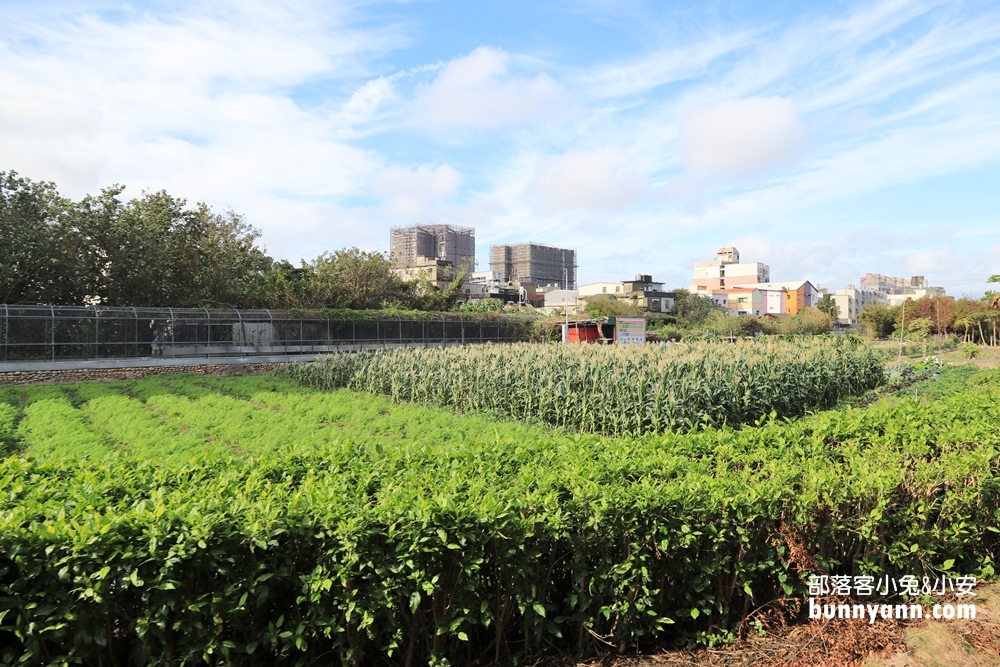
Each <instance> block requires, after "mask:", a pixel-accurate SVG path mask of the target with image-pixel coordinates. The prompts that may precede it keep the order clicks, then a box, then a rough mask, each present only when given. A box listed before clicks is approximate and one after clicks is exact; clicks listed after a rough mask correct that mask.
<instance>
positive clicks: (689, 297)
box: [674, 289, 725, 327]
mask: <svg viewBox="0 0 1000 667" xmlns="http://www.w3.org/2000/svg"><path fill="white" fill-rule="evenodd" d="M674 294H675V296H676V298H675V300H674V314H675V315H676V316H677V323H678V324H680V325H681V326H686V327H691V326H697V325H699V324H701V323H703V322H704V321H705V320H707V319H708V318H709V316H710V315H711V314H712V313H713V312H720V313H721V312H725V309H724V308H723V307H722V306H720V305H719V304H717V303H715V302H714V301H712V299H710V298H709V297H707V296H701V295H700V294H692V293H691V292H689V291H687V290H686V289H675V290H674Z"/></svg>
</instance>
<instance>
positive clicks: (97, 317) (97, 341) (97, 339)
mask: <svg viewBox="0 0 1000 667" xmlns="http://www.w3.org/2000/svg"><path fill="white" fill-rule="evenodd" d="M100 356H101V313H100V311H99V310H97V306H94V359H99V358H100ZM87 358H88V359H89V358H90V357H87Z"/></svg>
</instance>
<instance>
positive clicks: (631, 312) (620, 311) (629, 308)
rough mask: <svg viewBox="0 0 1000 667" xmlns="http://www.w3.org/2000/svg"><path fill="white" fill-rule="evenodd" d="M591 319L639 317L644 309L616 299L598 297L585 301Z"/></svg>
mask: <svg viewBox="0 0 1000 667" xmlns="http://www.w3.org/2000/svg"><path fill="white" fill-rule="evenodd" d="M584 301H585V302H586V304H587V308H586V310H587V314H588V315H590V316H591V317H638V316H639V315H642V314H643V313H642V309H641V308H639V307H638V306H634V305H632V304H631V303H629V302H627V301H622V300H620V299H616V298H615V297H613V296H612V297H603V296H596V297H591V298H588V299H585V300H584Z"/></svg>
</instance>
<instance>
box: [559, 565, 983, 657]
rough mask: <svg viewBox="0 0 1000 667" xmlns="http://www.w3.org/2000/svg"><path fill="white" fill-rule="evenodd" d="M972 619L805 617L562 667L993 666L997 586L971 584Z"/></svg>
mask: <svg viewBox="0 0 1000 667" xmlns="http://www.w3.org/2000/svg"><path fill="white" fill-rule="evenodd" d="M976 592H977V597H976V600H975V602H976V606H977V610H976V619H975V620H963V621H943V620H941V621H939V620H933V619H924V620H920V621H895V620H889V621H886V620H882V619H879V620H876V621H875V624H874V625H869V623H868V621H866V620H860V619H859V620H840V621H838V620H833V621H805V622H800V623H795V624H792V625H789V626H784V627H779V628H777V629H776V630H772V631H770V632H768V633H767V635H766V636H751V637H748V638H747V639H745V640H742V641H738V642H736V643H734V644H731V645H729V646H724V647H721V648H703V649H697V650H682V651H664V652H661V653H657V654H654V655H643V656H621V657H618V656H604V657H602V658H601V659H599V660H594V661H590V662H574V661H568V662H562V663H561V665H563V667H569V665H573V666H574V667H682V666H683V667H751V666H752V667H1000V584H989V585H983V584H980V585H979V586H978V587H977V588H976Z"/></svg>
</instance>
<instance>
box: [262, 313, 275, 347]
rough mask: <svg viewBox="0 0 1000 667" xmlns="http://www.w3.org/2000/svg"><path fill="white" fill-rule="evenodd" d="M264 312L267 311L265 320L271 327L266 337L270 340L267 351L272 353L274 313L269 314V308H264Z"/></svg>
mask: <svg viewBox="0 0 1000 667" xmlns="http://www.w3.org/2000/svg"><path fill="white" fill-rule="evenodd" d="M264 312H266V313H267V322H268V324H269V325H270V327H271V334H270V336H268V339H269V340H270V341H271V344H270V345H269V346H268V347H269V348H270V349H269V350H268V352H270V353H271V354H274V315H272V314H271V310H270V309H269V308H265V309H264Z"/></svg>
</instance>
